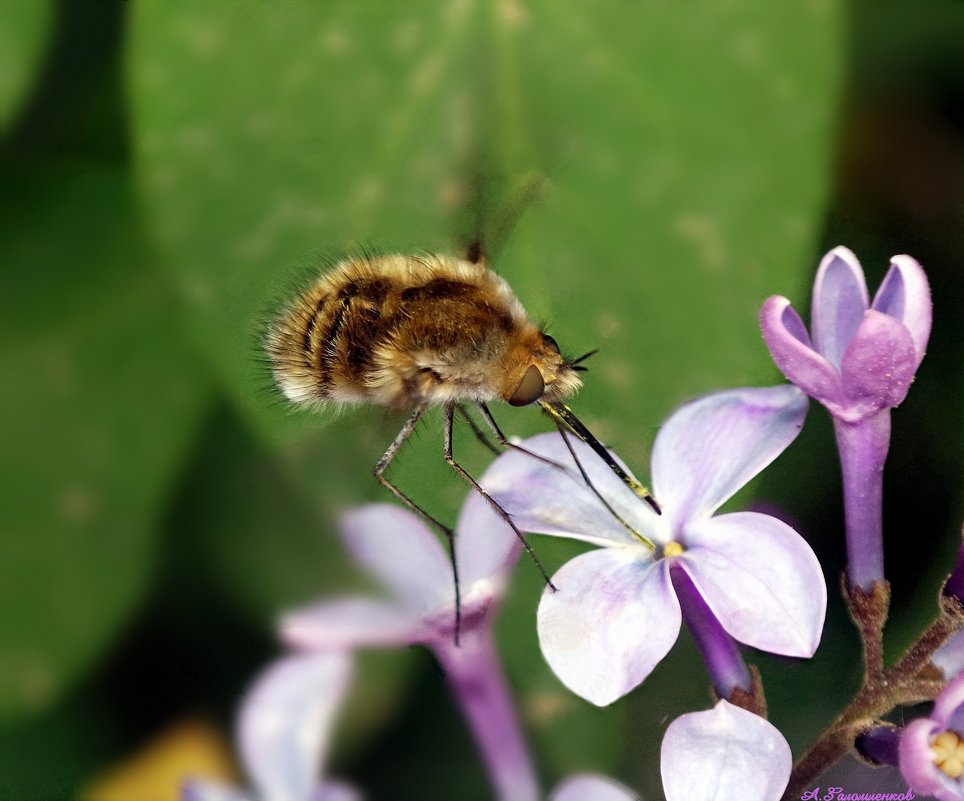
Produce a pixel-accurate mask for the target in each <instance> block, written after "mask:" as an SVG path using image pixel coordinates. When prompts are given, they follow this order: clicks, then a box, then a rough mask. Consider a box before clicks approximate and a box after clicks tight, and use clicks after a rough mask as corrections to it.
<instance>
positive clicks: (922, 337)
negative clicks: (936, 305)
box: [870, 256, 932, 366]
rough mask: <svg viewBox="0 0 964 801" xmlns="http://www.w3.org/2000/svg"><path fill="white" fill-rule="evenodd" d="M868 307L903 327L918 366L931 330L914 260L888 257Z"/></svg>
mask: <svg viewBox="0 0 964 801" xmlns="http://www.w3.org/2000/svg"><path fill="white" fill-rule="evenodd" d="M870 308H872V309H874V310H875V311H879V312H883V313H884V314H889V315H890V316H891V317H896V318H897V319H898V320H900V321H901V322H902V323H903V324H904V325H905V326H907V330H908V331H910V335H911V338H912V339H913V340H914V351H915V352H916V354H917V364H918V366H920V362H921V359H923V358H924V351H926V350H927V340H928V338H929V337H930V333H931V315H932V304H931V289H930V285H929V284H928V283H927V276H926V275H925V273H924V271H923V269H921V266H920V264H918V263H917V260H916V259H913V258H911V257H910V256H894V257H893V258H892V259H891V260H890V270H888V271H887V275H885V276H884V280H883V282H882V283H881V285H880V289H878V290H877V296H876V297H875V298H874V302H873V304H872V305H871V307H870Z"/></svg>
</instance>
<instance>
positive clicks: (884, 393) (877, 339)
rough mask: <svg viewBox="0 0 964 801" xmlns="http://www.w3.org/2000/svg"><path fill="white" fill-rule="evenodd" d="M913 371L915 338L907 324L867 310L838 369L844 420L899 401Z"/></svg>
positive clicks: (890, 405) (912, 378)
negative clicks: (844, 397) (844, 414)
mask: <svg viewBox="0 0 964 801" xmlns="http://www.w3.org/2000/svg"><path fill="white" fill-rule="evenodd" d="M916 370H917V356H916V353H915V351H914V340H913V339H912V338H911V335H910V331H908V330H907V327H906V326H905V325H904V324H903V323H902V322H900V321H899V320H897V319H896V318H894V317H891V316H890V315H888V314H883V313H882V312H877V311H869V312H867V314H866V316H865V317H864V320H863V322H862V323H861V324H860V328H859V329H858V330H857V333H856V334H855V336H854V338H853V341H852V342H851V343H850V345H849V346H848V347H847V350H846V352H845V353H844V355H843V362H842V364H841V368H840V372H841V378H842V381H843V388H844V393H845V396H846V398H847V408H848V411H847V419H850V420H851V421H853V420H856V419H860V417H863V416H866V415H867V414H872V413H873V412H876V411H879V410H880V409H886V408H890V407H893V406H897V405H898V404H900V402H901V401H903V400H904V397H905V396H906V395H907V390H908V389H910V384H911V382H912V381H913V380H914V373H915V372H916Z"/></svg>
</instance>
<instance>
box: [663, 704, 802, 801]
mask: <svg viewBox="0 0 964 801" xmlns="http://www.w3.org/2000/svg"><path fill="white" fill-rule="evenodd" d="M660 760H661V762H660V766H661V772H662V776H663V792H664V793H665V794H666V801H731V799H734V798H740V799H745V801H778V799H779V798H780V796H781V795H782V794H783V791H784V789H785V788H786V786H787V781H788V780H789V778H790V768H791V767H792V765H793V759H792V757H791V755H790V746H789V745H787V741H786V740H785V739H784V738H783V735H782V734H780V732H779V731H778V730H777V729H776V728H775V727H774V726H773V725H772V724H771V723H768V722H767V721H766V720H764V719H763V718H761V717H757V716H756V715H754V714H753V713H752V712H747V711H746V710H745V709H740V708H739V707H737V706H733V705H732V704H730V703H727V702H726V701H719V702H718V703H717V705H716V706H715V707H714V708H713V709H711V710H707V711H704V712H691V713H689V714H686V715H681V716H680V717H678V718H677V719H676V720H674V721H673V722H672V723H670V724H669V727H668V728H667V729H666V734H665V736H664V737H663V745H662V749H661V751H660Z"/></svg>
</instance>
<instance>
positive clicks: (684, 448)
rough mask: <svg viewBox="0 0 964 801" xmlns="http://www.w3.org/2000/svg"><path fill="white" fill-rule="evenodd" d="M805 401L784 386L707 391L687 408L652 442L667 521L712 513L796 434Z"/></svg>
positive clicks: (675, 523) (655, 474)
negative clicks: (653, 443)
mask: <svg viewBox="0 0 964 801" xmlns="http://www.w3.org/2000/svg"><path fill="white" fill-rule="evenodd" d="M807 403H808V401H807V398H806V396H805V395H804V394H803V393H802V392H801V391H800V390H798V389H797V388H796V387H793V386H790V385H788V384H782V385H780V386H777V387H765V388H759V389H735V390H730V391H727V392H718V393H716V394H713V395H707V396H706V397H705V398H700V399H699V400H696V401H693V402H692V403H688V404H686V405H685V406H683V407H681V408H680V409H679V410H678V411H677V412H676V413H675V414H673V416H672V417H670V418H669V420H667V421H666V423H665V424H664V425H663V427H662V428H661V429H660V432H659V435H658V436H657V437H656V443H655V445H654V446H653V489H654V495H655V496H656V497H657V498H658V499H659V502H660V503H661V504H662V505H663V510H664V514H663V517H664V518H665V523H666V524H667V525H669V526H671V527H672V528H674V529H678V528H679V527H680V526H682V525H683V524H685V522H686V521H688V520H692V519H694V518H699V517H703V516H708V515H710V514H712V513H713V512H714V511H715V510H716V509H717V508H718V507H719V506H720V505H721V504H722V503H724V502H725V501H726V500H728V499H729V498H730V497H731V496H732V495H733V494H734V493H735V492H736V491H737V490H739V489H740V488H741V487H742V486H743V485H744V484H746V483H747V482H748V481H749V480H750V479H751V478H753V477H754V476H755V475H756V474H757V473H759V472H760V471H761V470H762V469H763V468H764V467H766V466H767V465H768V464H770V462H772V461H773V460H774V459H776V458H777V456H779V455H780V454H781V453H782V452H783V450H784V449H785V448H786V447H787V446H788V445H789V444H790V443H791V442H793V440H794V439H796V436H797V434H799V433H800V429H801V427H802V426H803V419H804V417H806V414H807Z"/></svg>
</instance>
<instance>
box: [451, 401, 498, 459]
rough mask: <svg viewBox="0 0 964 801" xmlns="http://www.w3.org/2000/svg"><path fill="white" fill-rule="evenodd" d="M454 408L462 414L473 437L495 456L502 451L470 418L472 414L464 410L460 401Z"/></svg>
mask: <svg viewBox="0 0 964 801" xmlns="http://www.w3.org/2000/svg"><path fill="white" fill-rule="evenodd" d="M455 408H456V409H457V410H458V413H459V414H460V415H461V416H462V419H463V420H465V422H466V423H468V424H469V428H471V429H472V433H473V434H475V437H476V439H478V441H479V442H481V443H482V444H483V445H485V447H486V448H488V449H489V450H490V451H491V452H492V453H494V454H495V455H496V456H498V455H499V454H500V453H502V451H500V450H499V449H498V448H497V447H496V446H495V445H493V444H492V443H491V442H490V441H489V438H488V437H487V436H485V433H484V432H483V431H482V429H481V428H479V426H478V424H477V423H476V422H475V420H473V419H472V416H471V415H470V414H469V413H468V411H466V409H465V407H464V406H463V405H462V404H461V403H460V404H458V405H457V406H456V407H455Z"/></svg>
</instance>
